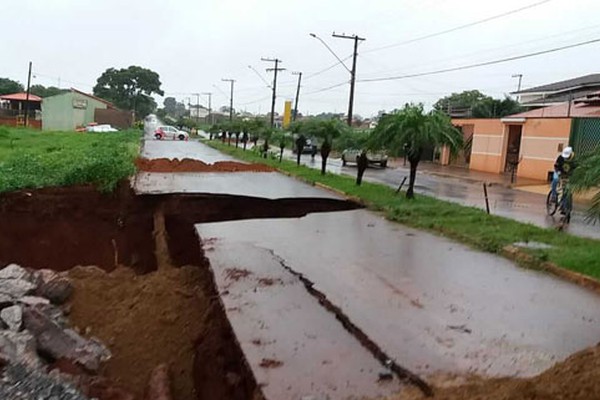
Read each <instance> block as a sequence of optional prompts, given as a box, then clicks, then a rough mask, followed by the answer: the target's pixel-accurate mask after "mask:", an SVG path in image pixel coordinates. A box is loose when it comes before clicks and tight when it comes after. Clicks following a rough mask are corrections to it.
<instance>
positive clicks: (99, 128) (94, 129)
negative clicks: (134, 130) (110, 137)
mask: <svg viewBox="0 0 600 400" xmlns="http://www.w3.org/2000/svg"><path fill="white" fill-rule="evenodd" d="M85 130H86V131H87V132H118V131H119V130H118V129H115V128H113V127H112V126H110V125H108V124H102V125H89V126H88V127H86V128H85Z"/></svg>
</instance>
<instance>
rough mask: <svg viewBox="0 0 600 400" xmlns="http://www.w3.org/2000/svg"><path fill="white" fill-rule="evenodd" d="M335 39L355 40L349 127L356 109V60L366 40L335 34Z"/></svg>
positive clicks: (355, 36)
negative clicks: (359, 44)
mask: <svg viewBox="0 0 600 400" xmlns="http://www.w3.org/2000/svg"><path fill="white" fill-rule="evenodd" d="M332 36H333V37H334V38H339V39H352V40H354V55H353V57H352V70H351V71H350V101H349V102H348V126H352V113H353V108H354V85H355V84H356V58H357V57H358V43H359V42H362V41H363V40H366V39H365V38H361V37H359V36H358V35H350V36H348V35H344V34H342V35H338V34H336V33H335V32H334V33H333V35H332Z"/></svg>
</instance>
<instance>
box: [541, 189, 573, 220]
mask: <svg viewBox="0 0 600 400" xmlns="http://www.w3.org/2000/svg"><path fill="white" fill-rule="evenodd" d="M572 210H573V195H572V194H571V191H570V190H569V188H568V185H567V182H566V180H565V179H560V180H559V181H558V185H557V187H556V193H554V192H553V191H552V189H550V192H549V193H548V196H547V197H546V213H547V214H548V215H549V216H553V215H554V214H556V211H560V214H561V221H560V222H561V223H563V224H565V223H566V224H568V223H569V222H570V221H571V211H572Z"/></svg>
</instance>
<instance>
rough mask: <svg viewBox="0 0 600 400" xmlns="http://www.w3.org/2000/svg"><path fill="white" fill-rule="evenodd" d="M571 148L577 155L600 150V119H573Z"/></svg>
mask: <svg viewBox="0 0 600 400" xmlns="http://www.w3.org/2000/svg"><path fill="white" fill-rule="evenodd" d="M569 142H570V144H571V147H573V150H574V151H575V154H577V155H584V154H589V153H592V152H594V151H599V150H600V118H575V119H573V125H572V127H571V138H570V141H569Z"/></svg>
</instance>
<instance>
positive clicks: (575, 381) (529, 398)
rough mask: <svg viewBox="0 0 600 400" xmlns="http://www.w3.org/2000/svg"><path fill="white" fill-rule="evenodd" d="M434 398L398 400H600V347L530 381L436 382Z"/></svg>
mask: <svg viewBox="0 0 600 400" xmlns="http://www.w3.org/2000/svg"><path fill="white" fill-rule="evenodd" d="M433 384H434V386H437V387H438V388H437V389H435V396H434V397H423V396H422V395H421V394H420V393H418V392H416V391H412V390H411V391H410V393H405V394H403V395H401V396H400V397H395V398H394V400H424V399H433V400H555V399H557V400H558V399H560V400H592V399H600V345H597V346H595V347H590V348H588V349H585V350H583V351H581V352H579V353H576V354H574V355H572V356H571V357H569V358H568V359H566V360H565V361H563V362H560V363H557V364H556V365H555V366H554V367H552V368H550V369H549V370H547V371H546V372H544V373H542V374H540V375H538V376H535V377H533V378H529V379H516V378H503V379H476V378H472V379H466V383H463V384H461V385H460V386H454V387H444V386H447V385H448V384H447V383H446V384H444V383H443V382H442V383H438V384H436V382H433Z"/></svg>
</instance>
